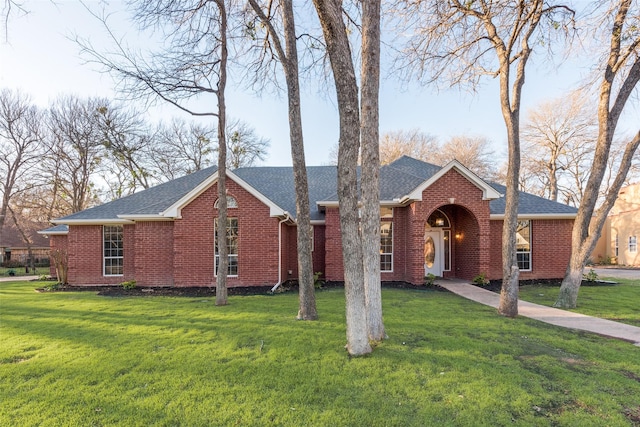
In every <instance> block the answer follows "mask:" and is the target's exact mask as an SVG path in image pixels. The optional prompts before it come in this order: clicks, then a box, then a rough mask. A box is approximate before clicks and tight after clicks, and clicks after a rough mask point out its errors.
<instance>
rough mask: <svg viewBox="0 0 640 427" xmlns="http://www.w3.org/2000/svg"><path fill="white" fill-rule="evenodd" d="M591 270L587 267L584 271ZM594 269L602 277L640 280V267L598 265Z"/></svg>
mask: <svg viewBox="0 0 640 427" xmlns="http://www.w3.org/2000/svg"><path fill="white" fill-rule="evenodd" d="M589 270H590V268H589V267H587V268H585V270H584V271H585V272H586V273H588V272H589ZM593 271H595V272H596V274H597V275H598V277H600V278H605V277H613V278H615V279H631V280H640V268H612V267H604V268H601V267H598V268H594V269H593Z"/></svg>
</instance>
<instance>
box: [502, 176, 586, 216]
mask: <svg viewBox="0 0 640 427" xmlns="http://www.w3.org/2000/svg"><path fill="white" fill-rule="evenodd" d="M489 185H491V186H492V187H493V188H495V189H496V190H497V191H498V192H499V193H501V194H505V193H506V191H507V187H505V186H504V185H500V184H496V183H493V182H490V183H489ZM505 201H506V200H505V198H504V197H500V198H499V199H495V200H492V201H491V202H490V203H489V209H490V211H491V215H503V214H504V208H505ZM577 212H578V209H577V208H574V207H573V206H569V205H564V204H562V203H558V202H554V201H553V200H549V199H545V198H543V197H539V196H534V195H533V194H529V193H525V192H522V191H520V192H519V197H518V215H523V216H526V215H541V214H542V215H544V214H549V215H575V214H576V213H577Z"/></svg>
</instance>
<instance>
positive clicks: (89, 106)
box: [47, 96, 108, 213]
mask: <svg viewBox="0 0 640 427" xmlns="http://www.w3.org/2000/svg"><path fill="white" fill-rule="evenodd" d="M107 104H108V101H107V100H105V99H101V98H86V99H81V98H78V97H75V96H64V97H61V98H59V99H57V100H56V101H55V102H54V103H53V104H52V106H51V107H50V109H49V116H48V120H47V122H48V125H49V130H50V132H51V138H52V141H51V147H50V155H49V156H48V162H49V163H56V165H55V166H53V167H48V169H49V170H52V169H54V170H57V182H56V183H55V184H54V185H55V186H56V187H57V188H58V190H57V191H59V192H60V193H61V196H62V197H60V199H59V200H60V201H61V202H63V203H65V204H66V205H67V209H66V210H67V211H68V212H70V213H73V212H79V211H81V210H84V209H86V208H88V207H90V206H91V205H94V204H96V203H97V202H98V200H97V192H96V191H97V190H96V187H95V181H94V180H95V178H96V176H97V174H98V172H99V171H100V166H101V164H102V161H103V156H104V146H103V144H102V132H101V125H100V119H99V115H100V112H99V110H100V109H101V108H103V107H104V106H105V105H107Z"/></svg>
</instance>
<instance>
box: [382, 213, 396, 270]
mask: <svg viewBox="0 0 640 427" xmlns="http://www.w3.org/2000/svg"><path fill="white" fill-rule="evenodd" d="M384 223H389V224H391V252H380V261H382V255H390V256H391V270H383V269H382V268H381V269H380V273H393V265H394V259H393V258H394V256H393V250H394V247H395V244H394V240H395V233H394V232H393V228H394V227H393V221H381V224H380V228H381V230H380V232H381V234H382V224H384ZM381 240H382V239H381ZM380 251H382V241H381V242H380Z"/></svg>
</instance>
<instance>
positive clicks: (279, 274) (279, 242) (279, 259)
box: [271, 211, 291, 293]
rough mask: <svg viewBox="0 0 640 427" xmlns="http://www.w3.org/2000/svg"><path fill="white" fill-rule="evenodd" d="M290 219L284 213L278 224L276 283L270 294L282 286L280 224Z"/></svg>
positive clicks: (287, 214) (289, 216) (287, 213)
mask: <svg viewBox="0 0 640 427" xmlns="http://www.w3.org/2000/svg"><path fill="white" fill-rule="evenodd" d="M290 219H291V215H289V212H287V211H285V212H284V218H283V219H281V220H280V222H279V223H278V283H276V284H275V285H273V288H271V293H273V292H275V291H276V289H278V288H279V287H280V285H281V284H282V223H283V222H287V221H289V220H290Z"/></svg>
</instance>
